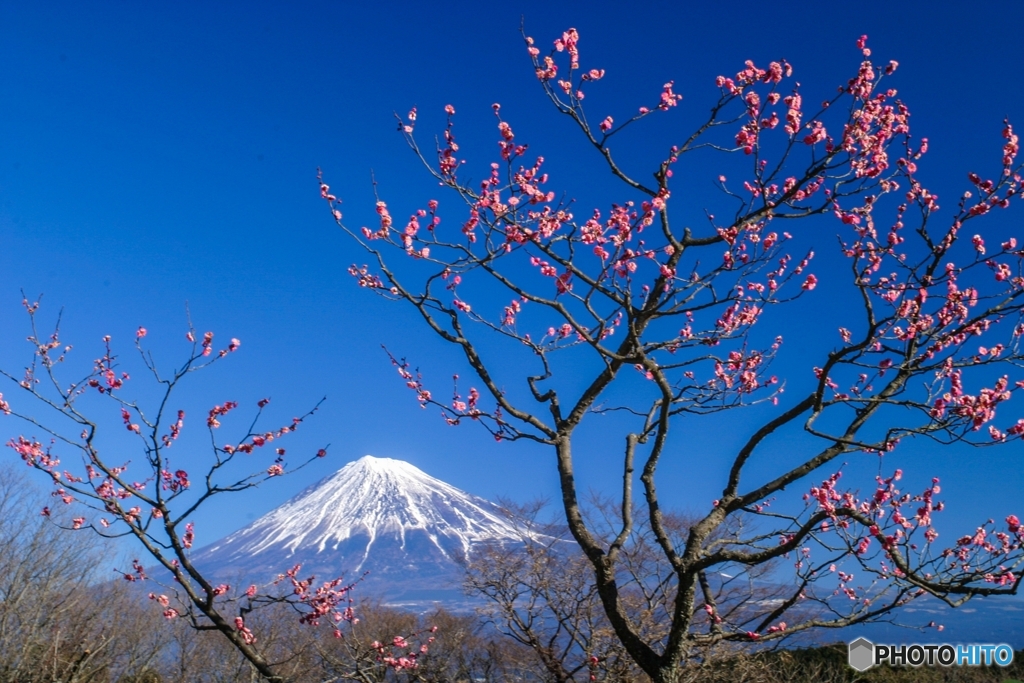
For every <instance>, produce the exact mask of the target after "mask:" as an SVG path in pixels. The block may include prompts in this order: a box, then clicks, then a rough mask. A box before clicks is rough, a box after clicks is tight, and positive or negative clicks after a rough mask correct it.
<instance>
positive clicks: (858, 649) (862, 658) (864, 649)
mask: <svg viewBox="0 0 1024 683" xmlns="http://www.w3.org/2000/svg"><path fill="white" fill-rule="evenodd" d="M849 648H850V651H849V662H850V666H851V667H853V668H854V669H856V670H857V671H867V670H868V669H870V668H871V667H872V666H874V665H875V645H874V643H872V642H871V641H870V640H868V639H867V638H858V639H857V640H855V641H853V642H852V643H850V645H849Z"/></svg>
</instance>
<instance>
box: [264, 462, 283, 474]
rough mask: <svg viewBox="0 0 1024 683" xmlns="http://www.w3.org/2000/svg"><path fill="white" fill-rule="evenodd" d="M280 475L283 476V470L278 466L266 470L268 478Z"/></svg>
mask: <svg viewBox="0 0 1024 683" xmlns="http://www.w3.org/2000/svg"><path fill="white" fill-rule="evenodd" d="M282 474H284V468H282V467H281V466H280V465H271V466H270V467H268V468H267V476H268V477H277V476H280V475H282Z"/></svg>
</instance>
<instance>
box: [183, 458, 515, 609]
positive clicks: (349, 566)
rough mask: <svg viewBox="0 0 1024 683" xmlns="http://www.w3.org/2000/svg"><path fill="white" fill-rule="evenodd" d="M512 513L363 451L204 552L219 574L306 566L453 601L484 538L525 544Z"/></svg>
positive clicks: (426, 598)
mask: <svg viewBox="0 0 1024 683" xmlns="http://www.w3.org/2000/svg"><path fill="white" fill-rule="evenodd" d="M522 534H523V530H522V529H517V527H516V526H515V524H513V522H512V521H511V520H510V519H509V517H508V515H507V514H506V513H505V512H504V510H503V509H502V508H501V507H499V506H498V505H495V504H494V503H491V502H490V501H487V500H485V499H483V498H480V497H478V496H474V495H471V494H469V493H466V492H465V491H461V490H459V489H457V488H455V487H454V486H451V485H449V484H446V483H445V482H443V481H441V480H439V479H435V478H434V477H431V476H429V475H428V474H426V473H424V472H423V471H422V470H420V469H418V468H416V467H414V466H413V465H410V464H409V463H407V462H403V461H401V460H393V459H391V458H376V457H373V456H369V455H367V456H365V457H362V458H360V459H359V460H356V461H354V462H351V463H349V464H348V465H346V466H345V467H343V468H341V469H340V470H338V471H337V472H335V473H334V474H332V475H330V476H328V477H325V478H324V479H322V480H320V481H319V482H317V483H316V484H313V485H312V486H310V487H308V488H307V489H305V490H304V491H302V492H300V493H299V494H298V495H296V496H295V497H294V498H292V499H291V500H289V501H288V502H286V503H284V504H283V505H281V506H280V507H278V508H276V509H274V510H272V511H271V512H269V513H267V514H266V515H264V516H263V517H260V518H259V519H257V520H256V521H254V522H252V523H251V524H249V525H248V526H246V527H244V528H242V529H240V530H239V531H236V532H235V533H233V534H231V535H229V536H227V537H226V538H224V539H222V540H220V541H218V542H215V543H213V544H211V545H209V546H207V547H205V548H203V549H201V550H200V551H199V552H197V553H196V555H195V557H194V561H195V562H196V563H197V566H199V567H200V568H204V569H206V571H209V572H211V573H212V574H214V575H216V576H219V577H224V578H226V579H227V578H233V579H234V580H235V581H237V580H238V579H239V578H241V577H245V578H246V580H250V579H251V580H267V579H268V578H271V577H275V576H276V575H277V574H279V573H281V572H283V571H284V570H286V569H288V568H290V567H292V566H293V565H295V564H302V574H303V575H307V573H308V574H315V575H316V576H317V578H324V579H327V578H333V577H336V576H344V577H345V579H346V580H355V579H358V578H359V577H360V576H363V575H364V574H365V577H364V578H363V580H362V581H360V584H359V586H358V588H357V593H358V594H359V595H372V596H374V597H379V598H382V599H384V600H386V601H387V602H388V603H389V604H405V605H409V606H413V605H416V604H422V603H429V602H431V601H433V600H441V599H443V600H445V602H446V603H448V602H451V601H452V600H453V598H455V596H460V597H461V591H459V590H458V587H459V583H460V577H461V573H462V570H461V567H460V564H459V562H460V560H461V559H462V558H464V557H466V556H467V555H469V554H470V553H471V552H472V550H473V547H474V546H477V545H478V544H481V543H505V542H521V539H522V538H523V535H522Z"/></svg>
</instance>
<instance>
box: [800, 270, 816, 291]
mask: <svg viewBox="0 0 1024 683" xmlns="http://www.w3.org/2000/svg"><path fill="white" fill-rule="evenodd" d="M817 286H818V278H817V277H815V276H814V274H813V273H811V274H809V275H808V276H807V279H806V280H804V284H803V285H802V286H801V287H800V288H801V289H805V290H807V291H810V290H812V289H814V288H815V287H817Z"/></svg>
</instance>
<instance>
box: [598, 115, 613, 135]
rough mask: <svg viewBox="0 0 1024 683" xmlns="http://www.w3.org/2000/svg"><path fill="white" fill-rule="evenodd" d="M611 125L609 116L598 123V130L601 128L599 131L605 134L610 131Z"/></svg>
mask: <svg viewBox="0 0 1024 683" xmlns="http://www.w3.org/2000/svg"><path fill="white" fill-rule="evenodd" d="M613 123H614V122H613V121H612V117H610V116H608V117H605V120H604V121H602V122H601V123H600V128H601V130H602V131H603V132H605V133H607V132H608V131H610V130H611V129H612V124H613Z"/></svg>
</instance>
